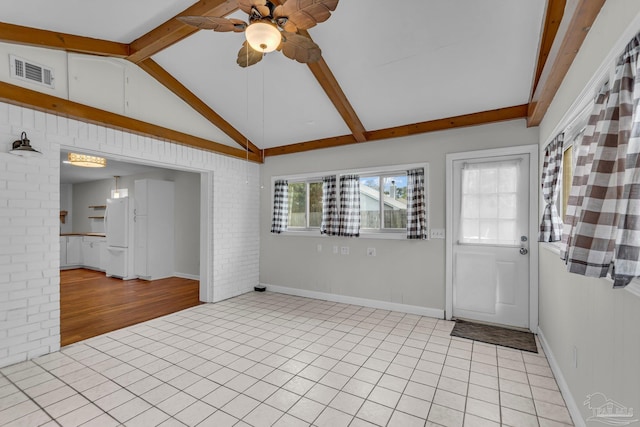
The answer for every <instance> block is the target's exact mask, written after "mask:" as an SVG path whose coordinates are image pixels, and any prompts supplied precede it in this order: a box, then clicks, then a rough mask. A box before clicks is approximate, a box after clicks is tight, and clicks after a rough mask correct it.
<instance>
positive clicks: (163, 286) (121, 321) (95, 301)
mask: <svg viewBox="0 0 640 427" xmlns="http://www.w3.org/2000/svg"><path fill="white" fill-rule="evenodd" d="M198 292H199V284H198V281H197V280H189V279H182V278H178V277H170V278H167V279H161V280H154V281H147V280H120V279H115V278H111V277H106V276H105V274H104V273H102V272H99V271H93V270H87V269H74V270H63V271H61V272H60V309H61V310H60V311H61V313H60V333H61V339H60V340H61V344H62V345H63V346H65V345H69V344H72V343H74V342H77V341H81V340H84V339H87V338H91V337H95V336H96V335H100V334H104V333H106V332H110V331H115V330H116V329H121V328H124V327H126V326H131V325H134V324H136V323H140V322H144V321H146V320H150V319H154V318H156V317H160V316H164V315H166V314H170V313H175V312H176V311H180V310H184V309H185V308H189V307H193V306H196V305H198V304H200V301H199V299H198Z"/></svg>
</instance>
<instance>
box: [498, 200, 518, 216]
mask: <svg viewBox="0 0 640 427" xmlns="http://www.w3.org/2000/svg"><path fill="white" fill-rule="evenodd" d="M516 201H517V199H516V195H515V194H500V196H498V218H508V219H514V218H515V217H516V214H517V213H518V212H517V206H516Z"/></svg>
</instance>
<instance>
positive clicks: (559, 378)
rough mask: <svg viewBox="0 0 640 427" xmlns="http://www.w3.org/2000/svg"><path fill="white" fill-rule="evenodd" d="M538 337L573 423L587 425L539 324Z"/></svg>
mask: <svg viewBox="0 0 640 427" xmlns="http://www.w3.org/2000/svg"><path fill="white" fill-rule="evenodd" d="M538 338H539V339H540V344H542V349H543V350H544V354H546V355H547V360H548V361H549V366H551V370H552V371H553V375H554V376H555V377H556V382H557V383H558V387H559V388H560V393H562V397H563V398H564V401H565V403H566V404H567V409H568V410H569V414H571V419H572V420H573V424H574V425H575V426H576V427H586V425H587V424H586V423H585V421H584V419H583V418H582V414H581V413H580V408H579V407H578V405H577V403H576V400H575V399H574V398H573V395H572V394H571V390H570V389H569V384H567V381H566V380H565V379H564V375H562V370H560V365H558V361H557V360H556V358H555V356H554V355H553V351H551V347H550V346H549V343H548V342H547V340H546V338H545V337H544V333H543V332H542V329H541V328H540V326H538Z"/></svg>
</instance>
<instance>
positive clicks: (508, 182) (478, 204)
mask: <svg viewBox="0 0 640 427" xmlns="http://www.w3.org/2000/svg"><path fill="white" fill-rule="evenodd" d="M519 169H520V164H519V161H518V160H512V161H500V162H484V163H474V164H467V165H465V167H464V169H463V170H462V194H461V198H462V200H461V218H460V219H461V230H460V241H461V242H463V243H474V244H491V245H516V244H517V243H518V236H517V229H516V217H517V212H518V205H517V197H516V190H517V188H518V185H517V184H518V175H519Z"/></svg>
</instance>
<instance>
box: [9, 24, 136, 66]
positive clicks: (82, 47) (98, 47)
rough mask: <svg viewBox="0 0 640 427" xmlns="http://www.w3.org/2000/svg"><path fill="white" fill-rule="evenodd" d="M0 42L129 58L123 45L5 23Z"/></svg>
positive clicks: (127, 48) (126, 48)
mask: <svg viewBox="0 0 640 427" xmlns="http://www.w3.org/2000/svg"><path fill="white" fill-rule="evenodd" d="M0 41H2V42H7V43H15V44H22V45H27V46H36V47H44V48H49V49H56V50H64V51H67V52H77V53H86V54H91V55H100V56H111V57H114V58H126V57H127V56H129V45H127V44H124V43H116V42H112V41H108V40H99V39H92V38H90V37H82V36H76V35H73V34H66V33H58V32H55V31H47V30H40V29H38V28H31V27H23V26H20V25H13V24H7V23H5V22H0Z"/></svg>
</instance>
